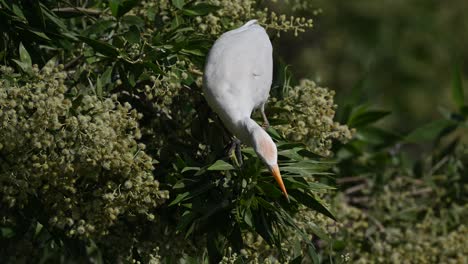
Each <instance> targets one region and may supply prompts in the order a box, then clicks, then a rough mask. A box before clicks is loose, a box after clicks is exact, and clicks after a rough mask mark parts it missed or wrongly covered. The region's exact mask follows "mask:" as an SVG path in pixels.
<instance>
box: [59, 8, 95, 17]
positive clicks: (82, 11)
mask: <svg viewBox="0 0 468 264" xmlns="http://www.w3.org/2000/svg"><path fill="white" fill-rule="evenodd" d="M52 12H55V13H60V14H64V15H77V14H78V15H89V16H99V15H101V10H99V9H88V8H83V7H57V8H54V9H52Z"/></svg>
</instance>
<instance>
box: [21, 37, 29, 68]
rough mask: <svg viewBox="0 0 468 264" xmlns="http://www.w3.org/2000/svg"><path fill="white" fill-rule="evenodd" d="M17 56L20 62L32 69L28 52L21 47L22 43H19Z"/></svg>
mask: <svg viewBox="0 0 468 264" xmlns="http://www.w3.org/2000/svg"><path fill="white" fill-rule="evenodd" d="M19 55H20V61H21V62H22V63H24V64H26V65H28V66H29V67H32V61H31V56H29V53H28V51H27V50H26V48H25V47H24V46H23V43H21V42H20V45H19Z"/></svg>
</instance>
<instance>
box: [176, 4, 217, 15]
mask: <svg viewBox="0 0 468 264" xmlns="http://www.w3.org/2000/svg"><path fill="white" fill-rule="evenodd" d="M218 9H220V7H219V6H215V5H211V4H207V3H199V4H195V5H191V6H189V7H185V8H184V9H183V10H182V12H183V13H184V14H185V15H187V16H205V15H208V14H209V13H212V12H215V11H216V10H218Z"/></svg>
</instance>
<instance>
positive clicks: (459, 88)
mask: <svg viewBox="0 0 468 264" xmlns="http://www.w3.org/2000/svg"><path fill="white" fill-rule="evenodd" d="M452 97H453V101H454V102H455V104H456V105H457V107H458V108H459V109H461V108H462V107H463V106H464V105H465V95H464V93H463V82H462V75H461V72H460V67H459V66H458V65H457V66H456V67H455V71H454V74H453V81H452Z"/></svg>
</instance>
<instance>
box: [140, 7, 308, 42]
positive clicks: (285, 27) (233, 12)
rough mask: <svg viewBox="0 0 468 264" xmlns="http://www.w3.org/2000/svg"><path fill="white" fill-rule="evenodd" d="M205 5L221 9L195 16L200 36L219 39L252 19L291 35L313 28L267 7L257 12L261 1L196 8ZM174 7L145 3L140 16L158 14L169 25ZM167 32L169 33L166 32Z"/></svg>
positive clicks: (304, 20) (194, 21)
mask: <svg viewBox="0 0 468 264" xmlns="http://www.w3.org/2000/svg"><path fill="white" fill-rule="evenodd" d="M202 2H203V3H207V4H211V5H214V6H218V7H219V9H217V10H216V11H213V12H212V13H209V14H207V15H203V16H195V17H194V18H193V21H192V22H193V24H194V28H196V29H197V30H196V31H197V32H199V33H202V34H209V35H211V36H212V37H218V36H219V35H221V34H222V33H224V32H225V31H227V30H230V29H232V28H235V27H238V26H241V25H242V24H244V23H245V22H247V21H249V20H251V19H258V20H259V22H260V24H262V25H263V26H264V27H265V28H267V29H268V28H269V29H273V30H275V31H276V32H287V31H292V32H294V34H295V35H297V34H298V33H300V32H304V31H305V30H306V29H308V28H312V27H313V21H312V19H307V18H304V17H294V16H286V15H278V14H276V13H275V12H274V11H270V10H269V9H268V8H266V7H265V8H257V7H258V3H257V2H258V1H255V0H238V1H231V0H209V1H195V4H197V3H202ZM171 3H172V2H171V1H170V0H164V1H158V3H155V2H153V1H144V2H142V6H143V8H141V9H140V10H139V11H138V12H137V13H139V14H140V15H143V16H145V15H147V10H155V11H154V13H155V14H157V16H158V17H160V18H161V20H162V21H163V22H166V24H167V25H170V24H171V23H170V22H171V21H172V19H173V18H172V16H173V14H174V11H176V10H177V8H176V7H175V6H174V5H172V4H171ZM304 5H306V1H300V0H296V1H295V3H294V8H297V7H298V6H304ZM151 13H153V11H151ZM165 30H170V29H167V28H166V29H165Z"/></svg>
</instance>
